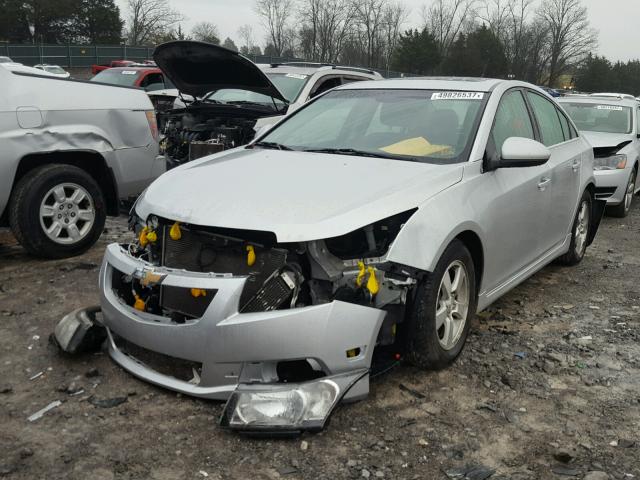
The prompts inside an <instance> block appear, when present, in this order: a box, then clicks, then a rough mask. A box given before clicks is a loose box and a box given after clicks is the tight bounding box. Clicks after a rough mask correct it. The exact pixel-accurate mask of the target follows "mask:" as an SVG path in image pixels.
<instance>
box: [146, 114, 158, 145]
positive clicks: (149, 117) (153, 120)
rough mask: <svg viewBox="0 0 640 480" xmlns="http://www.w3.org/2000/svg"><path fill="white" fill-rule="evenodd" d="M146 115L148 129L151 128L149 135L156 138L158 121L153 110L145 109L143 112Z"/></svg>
mask: <svg viewBox="0 0 640 480" xmlns="http://www.w3.org/2000/svg"><path fill="white" fill-rule="evenodd" d="M144 113H145V114H146V115H147V122H149V130H151V136H152V137H153V139H154V140H158V121H157V120H156V112H154V111H153V110H147V111H146V112H144Z"/></svg>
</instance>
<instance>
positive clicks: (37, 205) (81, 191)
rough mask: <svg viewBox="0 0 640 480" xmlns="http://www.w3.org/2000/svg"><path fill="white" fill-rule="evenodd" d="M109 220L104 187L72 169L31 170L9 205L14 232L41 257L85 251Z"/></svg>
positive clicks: (64, 256)
mask: <svg viewBox="0 0 640 480" xmlns="http://www.w3.org/2000/svg"><path fill="white" fill-rule="evenodd" d="M105 220H106V206H105V202H104V197H103V194H102V191H101V190H100V187H99V186H98V184H97V183H96V181H95V180H94V179H93V178H92V177H91V176H90V175H89V174H88V173H87V172H85V171H84V170H81V169H80V168H78V167H74V166H72V165H63V164H52V165H44V166H42V167H38V168H35V169H34V170H31V171H30V172H28V173H27V174H26V175H25V176H24V177H23V178H22V179H20V181H19V182H18V184H17V185H16V186H15V188H14V191H13V194H12V196H11V201H10V204H9V225H10V226H11V230H12V231H13V234H14V235H15V237H16V238H17V239H18V241H19V242H20V244H22V246H23V247H24V248H25V249H26V250H27V251H28V252H29V253H31V254H32V255H35V256H38V257H44V258H52V259H55V258H66V257H72V256H75V255H79V254H81V253H83V252H85V251H86V250H88V249H89V248H90V247H91V246H92V245H93V244H94V243H95V242H96V241H97V240H98V238H99V237H100V234H101V233H102V231H103V229H104V223H105ZM74 226H75V227H74ZM47 229H49V233H47Z"/></svg>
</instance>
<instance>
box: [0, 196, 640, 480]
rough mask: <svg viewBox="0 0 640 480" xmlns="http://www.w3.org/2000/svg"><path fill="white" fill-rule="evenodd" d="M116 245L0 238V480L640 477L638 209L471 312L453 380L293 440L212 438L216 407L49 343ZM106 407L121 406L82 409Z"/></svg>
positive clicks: (376, 399) (397, 384)
mask: <svg viewBox="0 0 640 480" xmlns="http://www.w3.org/2000/svg"><path fill="white" fill-rule="evenodd" d="M124 234H125V229H124V220H122V219H120V220H119V221H116V222H110V223H109V225H108V231H107V233H106V234H105V235H103V237H102V240H101V242H100V243H99V244H98V245H97V246H96V247H95V248H93V249H92V250H91V251H90V252H89V253H87V254H86V255H84V256H82V257H80V258H75V259H72V260H67V261H49V262H43V261H39V260H35V259H32V258H30V257H28V256H27V255H26V254H25V253H24V252H23V250H22V249H21V248H20V247H19V246H17V245H16V244H15V241H14V240H13V238H12V237H11V236H10V235H9V234H8V233H6V232H0V322H1V323H0V325H1V326H0V331H1V332H2V333H1V335H0V392H2V393H0V423H1V425H2V432H1V433H0V477H2V476H4V477H7V478H13V479H29V480H32V479H45V478H46V479H63V478H64V479H91V480H106V479H114V478H116V479H156V480H160V479H162V480H168V479H183V478H194V479H198V478H210V479H245V478H247V479H248V478H251V479H273V478H285V479H300V478H313V479H321V478H326V479H335V478H372V479H373V478H389V479H403V478H406V479H413V478H415V479H423V478H424V479H446V478H458V479H462V478H470V479H476V480H481V479H484V478H487V476H488V475H490V474H491V472H492V471H493V470H495V473H493V476H491V477H490V478H491V480H495V479H499V478H500V479H514V480H518V479H520V480H525V479H527V480H528V479H554V478H586V479H589V480H601V479H607V478H612V479H613V478H615V479H626V478H640V342H639V340H640V201H638V202H636V205H635V208H634V210H633V212H632V215H631V216H630V217H629V218H628V219H626V220H617V219H612V218H607V219H605V221H604V225H603V227H602V228H601V232H600V234H599V236H598V238H597V240H596V243H595V244H594V245H593V246H592V248H591V249H590V250H589V251H588V253H587V255H588V256H587V258H586V259H585V261H584V262H583V263H582V264H581V265H580V266H578V267H576V268H562V267H558V266H551V267H548V268H545V269H544V270H543V271H541V272H540V273H538V274H537V275H535V276H534V277H533V278H531V279H530V280H528V281H527V282H526V283H525V284H523V285H521V286H520V287H519V288H517V289H516V290H514V291H513V292H511V293H510V294H508V295H507V296H506V297H504V298H503V299H501V300H500V301H499V302H498V303H497V304H495V305H494V306H493V307H492V308H491V309H490V310H489V311H488V312H484V313H483V314H482V315H480V316H479V318H478V319H477V321H476V325H475V328H474V331H473V334H472V335H471V337H470V339H469V342H468V344H467V347H466V348H465V350H464V352H463V354H462V356H461V357H460V359H459V360H458V361H457V362H456V363H455V365H453V366H452V367H451V368H449V369H448V370H446V371H443V372H439V373H425V372H421V371H418V370H415V369H413V368H410V367H404V366H402V367H399V368H397V369H395V370H394V371H392V372H391V373H389V374H386V375H384V376H382V377H379V378H378V379H376V380H374V382H373V383H372V391H371V395H370V397H369V398H368V399H367V400H366V401H363V402H360V403H357V404H352V405H343V406H341V407H339V408H338V409H337V411H336V413H335V414H334V416H333V418H332V421H331V424H330V425H329V427H328V429H327V430H326V431H324V432H323V433H320V434H316V435H304V436H303V437H301V438H297V439H293V440H255V439H247V438H243V437H240V436H238V435H235V434H232V433H227V432H224V431H221V430H220V429H219V428H218V427H217V425H216V422H217V418H218V416H219V414H220V412H221V410H222V404H220V403H215V402H207V401H201V400H194V399H191V398H187V397H183V396H180V395H176V394H175V393H171V392H168V391H165V390H161V389H158V388H155V387H153V386H150V385H147V384H145V383H143V382H141V381H138V380H136V379H135V378H133V377H131V376H130V375H129V374H127V373H126V372H124V371H122V370H121V369H120V368H118V367H117V366H115V365H114V364H113V363H112V362H111V361H110V360H109V358H108V357H107V356H106V355H104V354H98V355H89V356H84V357H77V358H64V357H62V356H61V355H60V354H58V353H57V352H56V350H55V349H54V348H53V347H52V346H50V345H49V344H48V340H47V339H48V336H49V334H50V333H51V332H52V330H53V328H54V325H55V324H56V322H57V321H58V320H59V319H60V318H61V316H62V315H63V314H65V313H67V312H69V311H70V310H72V309H74V308H77V307H81V306H86V305H89V304H94V303H96V302H97V299H98V294H97V287H96V284H97V276H98V265H99V263H100V260H101V254H102V250H103V248H104V246H105V245H106V244H107V243H108V242H112V241H114V240H116V239H118V238H120V237H122V236H123V235H124ZM96 369H97V370H96ZM40 372H42V374H40ZM401 386H402V387H401ZM80 389H82V390H84V391H83V392H82V393H78V394H75V395H70V394H69V393H67V392H65V390H67V391H71V392H76V391H79V390H80ZM114 397H125V398H126V399H127V401H126V402H124V403H121V404H120V405H118V406H114V407H111V408H101V407H99V406H95V405H94V404H93V403H91V401H90V400H94V401H95V400H96V399H98V400H101V399H112V398H114ZM55 400H60V401H62V402H63V403H62V404H61V406H59V407H57V408H55V409H53V410H51V411H49V412H48V413H46V414H45V415H44V416H43V417H42V418H41V419H39V420H37V421H35V422H32V423H30V422H28V421H27V417H28V416H29V415H31V414H33V413H34V412H36V411H38V410H39V409H41V408H43V407H45V406H46V405H48V404H49V403H50V402H53V401H55ZM472 467H477V468H476V469H475V470H474V469H473V468H472ZM465 472H467V473H465ZM597 472H604V473H597ZM465 475H466V476H465Z"/></svg>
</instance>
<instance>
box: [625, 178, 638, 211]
mask: <svg viewBox="0 0 640 480" xmlns="http://www.w3.org/2000/svg"><path fill="white" fill-rule="evenodd" d="M635 176H636V172H631V178H629V185H627V192H626V193H625V195H624V211H625V212H628V211H629V210H630V209H631V202H632V201H633V192H634V190H635V189H636V184H635V180H634V177H635Z"/></svg>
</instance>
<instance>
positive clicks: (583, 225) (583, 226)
mask: <svg viewBox="0 0 640 480" xmlns="http://www.w3.org/2000/svg"><path fill="white" fill-rule="evenodd" d="M590 216H591V214H590V212H589V202H586V201H583V202H582V204H581V205H580V211H579V212H578V221H577V222H576V230H575V232H574V239H575V243H574V244H575V251H576V254H577V255H578V257H582V255H584V251H585V250H586V248H587V237H588V236H589V222H590Z"/></svg>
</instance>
